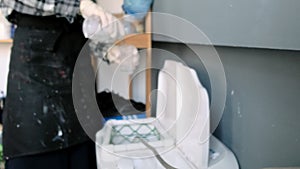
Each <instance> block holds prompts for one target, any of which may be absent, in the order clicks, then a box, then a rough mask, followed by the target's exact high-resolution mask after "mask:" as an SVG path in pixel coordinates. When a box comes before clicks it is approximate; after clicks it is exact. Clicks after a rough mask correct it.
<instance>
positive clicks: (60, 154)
mask: <svg viewBox="0 0 300 169" xmlns="http://www.w3.org/2000/svg"><path fill="white" fill-rule="evenodd" d="M95 159H96V157H95V145H94V143H93V142H92V141H90V142H87V143H84V144H80V145H77V146H73V147H69V148H67V149H62V150H59V151H54V152H50V153H43V154H37V155H31V156H24V157H17V158H12V159H10V160H8V161H7V162H6V164H5V169H96V160H95Z"/></svg>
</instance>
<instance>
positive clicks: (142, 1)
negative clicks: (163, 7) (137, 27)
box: [122, 0, 153, 20]
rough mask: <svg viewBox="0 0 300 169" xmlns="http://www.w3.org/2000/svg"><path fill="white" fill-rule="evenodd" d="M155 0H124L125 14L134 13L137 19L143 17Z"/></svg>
mask: <svg viewBox="0 0 300 169" xmlns="http://www.w3.org/2000/svg"><path fill="white" fill-rule="evenodd" d="M152 2H153V0H124V3H123V6H122V8H123V10H124V12H125V14H129V15H133V16H134V17H135V18H136V19H137V20H141V19H143V18H144V17H145V16H146V14H147V12H148V11H149V8H150V6H151V4H152Z"/></svg>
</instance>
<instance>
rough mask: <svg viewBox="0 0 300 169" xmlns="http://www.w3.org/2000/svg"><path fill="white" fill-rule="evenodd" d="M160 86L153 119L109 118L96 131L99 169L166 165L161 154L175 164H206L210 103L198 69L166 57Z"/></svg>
mask: <svg viewBox="0 0 300 169" xmlns="http://www.w3.org/2000/svg"><path fill="white" fill-rule="evenodd" d="M158 90H159V92H161V94H159V95H158V98H157V100H158V101H157V117H156V118H147V119H138V120H131V121H130V120H121V121H117V120H113V121H108V122H107V123H106V124H105V126H104V128H103V129H102V130H100V131H99V132H98V133H97V134H96V144H97V147H96V152H97V166H98V169H117V168H123V169H125V168H126V169H147V168H149V169H150V168H151V169H164V168H166V167H164V164H163V163H162V162H161V160H160V159H159V158H161V159H163V162H165V163H167V164H168V165H170V166H173V167H174V168H185V169H188V168H190V169H206V168H208V157H209V101H208V95H207V92H206V90H205V88H203V86H202V85H201V83H200V82H199V79H198V77H197V75H196V72H195V71H194V70H192V69H190V68H189V67H187V66H184V65H182V64H181V63H178V62H175V61H166V62H165V65H164V68H163V69H162V70H161V71H160V73H159V80H158ZM139 138H143V140H144V141H146V142H147V143H148V144H149V145H150V146H151V147H152V148H153V149H155V152H154V151H152V150H151V149H150V148H149V147H147V146H146V145H145V143H143V141H141V140H140V139H139ZM157 155H159V156H157Z"/></svg>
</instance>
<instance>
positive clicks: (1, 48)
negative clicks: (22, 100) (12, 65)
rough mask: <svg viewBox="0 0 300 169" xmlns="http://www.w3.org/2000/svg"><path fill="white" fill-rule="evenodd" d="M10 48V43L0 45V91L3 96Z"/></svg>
mask: <svg viewBox="0 0 300 169" xmlns="http://www.w3.org/2000/svg"><path fill="white" fill-rule="evenodd" d="M11 46H12V44H11V43H0V91H3V92H4V94H5V95H6V83H7V74H8V65H9V58H10V57H9V56H10V49H11Z"/></svg>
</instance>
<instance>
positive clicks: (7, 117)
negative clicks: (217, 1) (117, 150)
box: [0, 0, 119, 169]
mask: <svg viewBox="0 0 300 169" xmlns="http://www.w3.org/2000/svg"><path fill="white" fill-rule="evenodd" d="M0 4H1V6H5V7H8V8H10V9H12V10H11V12H9V13H8V15H7V18H8V20H9V21H10V22H12V23H14V24H16V25H17V28H16V30H15V35H14V40H13V46H12V51H11V58H10V65H9V75H8V87H7V98H6V105H5V108H4V114H3V149H4V150H3V151H4V152H3V153H4V158H5V161H6V163H5V167H6V169H41V168H43V169H48V168H49V169H50V168H51V169H54V168H55V169H93V168H96V161H95V145H94V143H93V141H92V140H91V139H90V138H89V137H88V136H87V134H86V133H85V131H84V130H83V128H82V127H81V125H80V123H79V122H78V120H77V117H76V114H75V109H74V106H73V101H72V73H73V70H74V65H75V63H76V59H77V55H78V54H79V52H80V50H81V48H82V47H83V46H84V44H85V42H86V38H85V37H84V36H83V33H82V22H83V17H88V16H91V15H97V16H99V17H100V18H101V22H102V24H104V25H105V24H109V23H110V22H112V20H113V17H112V15H111V14H109V13H107V12H105V11H104V10H103V9H102V8H101V7H100V6H97V5H96V4H95V3H94V2H92V1H90V0H81V1H80V0H60V1H54V0H30V1H29V0H0ZM79 14H81V15H82V16H83V17H82V16H81V15H79ZM116 29H119V28H116V27H115V28H113V29H111V33H112V34H113V33H114V31H117V30H116Z"/></svg>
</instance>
